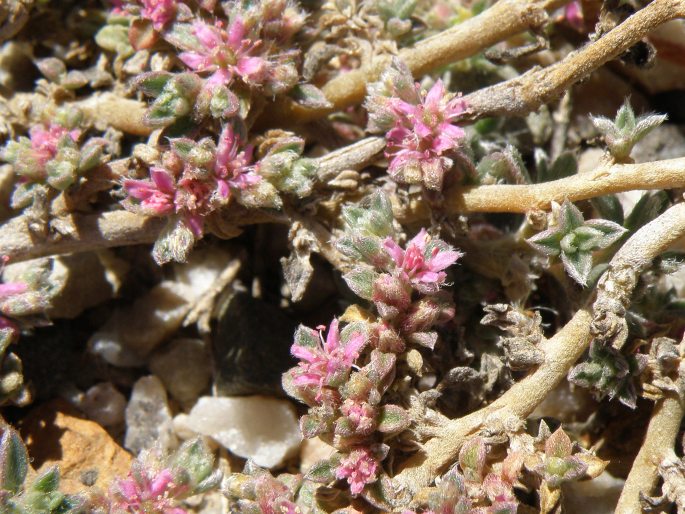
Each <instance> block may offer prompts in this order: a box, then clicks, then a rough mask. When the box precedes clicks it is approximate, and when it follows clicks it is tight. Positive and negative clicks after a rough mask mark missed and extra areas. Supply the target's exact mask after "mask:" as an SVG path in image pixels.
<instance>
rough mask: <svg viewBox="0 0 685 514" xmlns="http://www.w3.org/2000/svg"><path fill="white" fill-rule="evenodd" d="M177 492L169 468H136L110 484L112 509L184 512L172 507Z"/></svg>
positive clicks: (153, 513) (144, 513)
mask: <svg viewBox="0 0 685 514" xmlns="http://www.w3.org/2000/svg"><path fill="white" fill-rule="evenodd" d="M179 492H180V491H179V489H178V488H177V487H176V485H175V484H174V482H173V475H172V474H171V471H169V470H168V469H163V470H162V471H160V472H157V473H154V472H151V471H150V470H147V469H144V468H142V467H139V468H138V469H135V470H134V471H132V472H131V473H130V474H129V476H128V478H126V479H125V480H118V481H117V482H116V483H115V484H114V485H113V486H112V489H111V496H112V512H113V513H122V514H123V513H130V512H136V513H140V514H187V511H186V510H185V509H181V508H180V507H175V506H174V504H175V503H176V501H175V500H174V496H175V495H177V494H178V493H179Z"/></svg>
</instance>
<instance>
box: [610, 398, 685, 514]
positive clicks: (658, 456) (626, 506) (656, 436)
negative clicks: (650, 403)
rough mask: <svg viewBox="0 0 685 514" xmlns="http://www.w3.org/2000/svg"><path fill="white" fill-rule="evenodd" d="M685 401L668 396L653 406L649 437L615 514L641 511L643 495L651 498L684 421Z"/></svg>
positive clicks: (624, 487)
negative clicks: (663, 464)
mask: <svg viewBox="0 0 685 514" xmlns="http://www.w3.org/2000/svg"><path fill="white" fill-rule="evenodd" d="M684 413H685V411H684V410H683V398H682V397H679V396H678V395H676V394H674V393H669V394H668V395H667V396H666V397H665V398H664V399H663V400H660V401H659V402H658V403H657V404H656V406H655V407H654V414H653V415H652V419H651V420H650V421H649V427H647V434H646V435H645V440H644V442H643V443H642V447H641V448H640V451H639V452H638V454H637V457H635V461H634V462H633V467H632V468H631V470H630V474H629V475H628V478H627V479H626V483H625V485H624V486H623V491H622V492H621V497H620V498H619V500H618V505H617V507H616V511H615V512H616V514H633V513H634V512H640V511H641V506H640V493H643V494H646V495H648V496H649V495H650V494H651V493H652V491H653V490H654V488H655V487H656V485H657V483H658V481H659V469H658V468H659V464H661V462H662V461H663V459H664V457H666V456H667V455H668V454H669V453H671V452H672V451H673V446H674V444H675V441H676V437H677V436H678V432H679V430H680V422H681V421H682V419H683V414H684Z"/></svg>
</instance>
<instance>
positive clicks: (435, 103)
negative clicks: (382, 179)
mask: <svg viewBox="0 0 685 514" xmlns="http://www.w3.org/2000/svg"><path fill="white" fill-rule="evenodd" d="M416 87H417V88H418V87H419V86H418V84H416ZM388 107H389V108H390V110H391V111H392V113H393V114H394V117H395V123H394V126H393V128H392V129H391V130H390V131H389V132H388V133H387V135H386V139H387V142H388V148H387V150H386V156H387V157H388V158H390V166H389V167H388V172H389V173H390V175H392V176H393V177H394V178H396V179H398V180H402V181H404V182H410V183H420V182H423V183H424V184H425V185H426V187H427V188H429V189H434V190H440V189H442V182H443V178H444V174H445V173H446V171H447V170H448V169H449V168H450V167H451V166H452V160H451V159H450V158H449V157H447V155H448V154H449V153H450V152H451V151H453V150H455V149H456V148H457V147H458V146H459V141H460V140H461V139H462V138H463V137H464V130H463V129H462V128H460V127H458V126H456V125H453V124H452V120H454V119H455V118H456V117H457V116H459V115H460V114H461V113H462V112H464V109H465V105H464V102H463V101H462V100H461V99H460V98H459V97H454V95H452V94H448V93H447V91H446V90H445V86H444V84H443V83H442V81H441V80H438V81H437V82H436V83H435V84H434V85H433V87H432V88H431V89H430V91H428V93H427V94H423V93H421V95H420V102H419V103H417V104H413V103H410V102H407V101H405V100H402V99H401V98H398V97H393V98H390V99H389V102H388Z"/></svg>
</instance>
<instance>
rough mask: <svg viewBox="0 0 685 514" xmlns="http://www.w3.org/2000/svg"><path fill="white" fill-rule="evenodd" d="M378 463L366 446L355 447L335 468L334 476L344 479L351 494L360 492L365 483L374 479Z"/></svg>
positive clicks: (376, 474) (378, 466)
mask: <svg viewBox="0 0 685 514" xmlns="http://www.w3.org/2000/svg"><path fill="white" fill-rule="evenodd" d="M379 468H380V465H379V463H378V460H377V459H376V457H374V455H373V453H372V452H371V451H370V450H369V449H368V448H364V447H362V448H357V449H355V450H352V451H351V452H350V453H349V455H347V456H345V457H344V458H343V459H342V460H341V461H340V465H339V466H338V467H337V468H336V470H335V477H336V478H338V479H346V480H347V483H348V484H350V491H351V492H352V494H354V495H357V494H360V493H361V492H362V491H363V490H364V486H366V484H370V483H372V482H375V481H376V478H377V476H378V471H379Z"/></svg>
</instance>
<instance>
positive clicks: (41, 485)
mask: <svg viewBox="0 0 685 514" xmlns="http://www.w3.org/2000/svg"><path fill="white" fill-rule="evenodd" d="M58 487H59V467H58V466H56V465H55V466H50V467H49V468H48V469H46V470H45V471H43V472H42V473H41V474H40V475H38V477H37V478H36V479H35V480H34V482H33V484H31V489H33V490H34V491H37V492H41V493H49V492H51V491H56V490H57V488H58Z"/></svg>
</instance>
